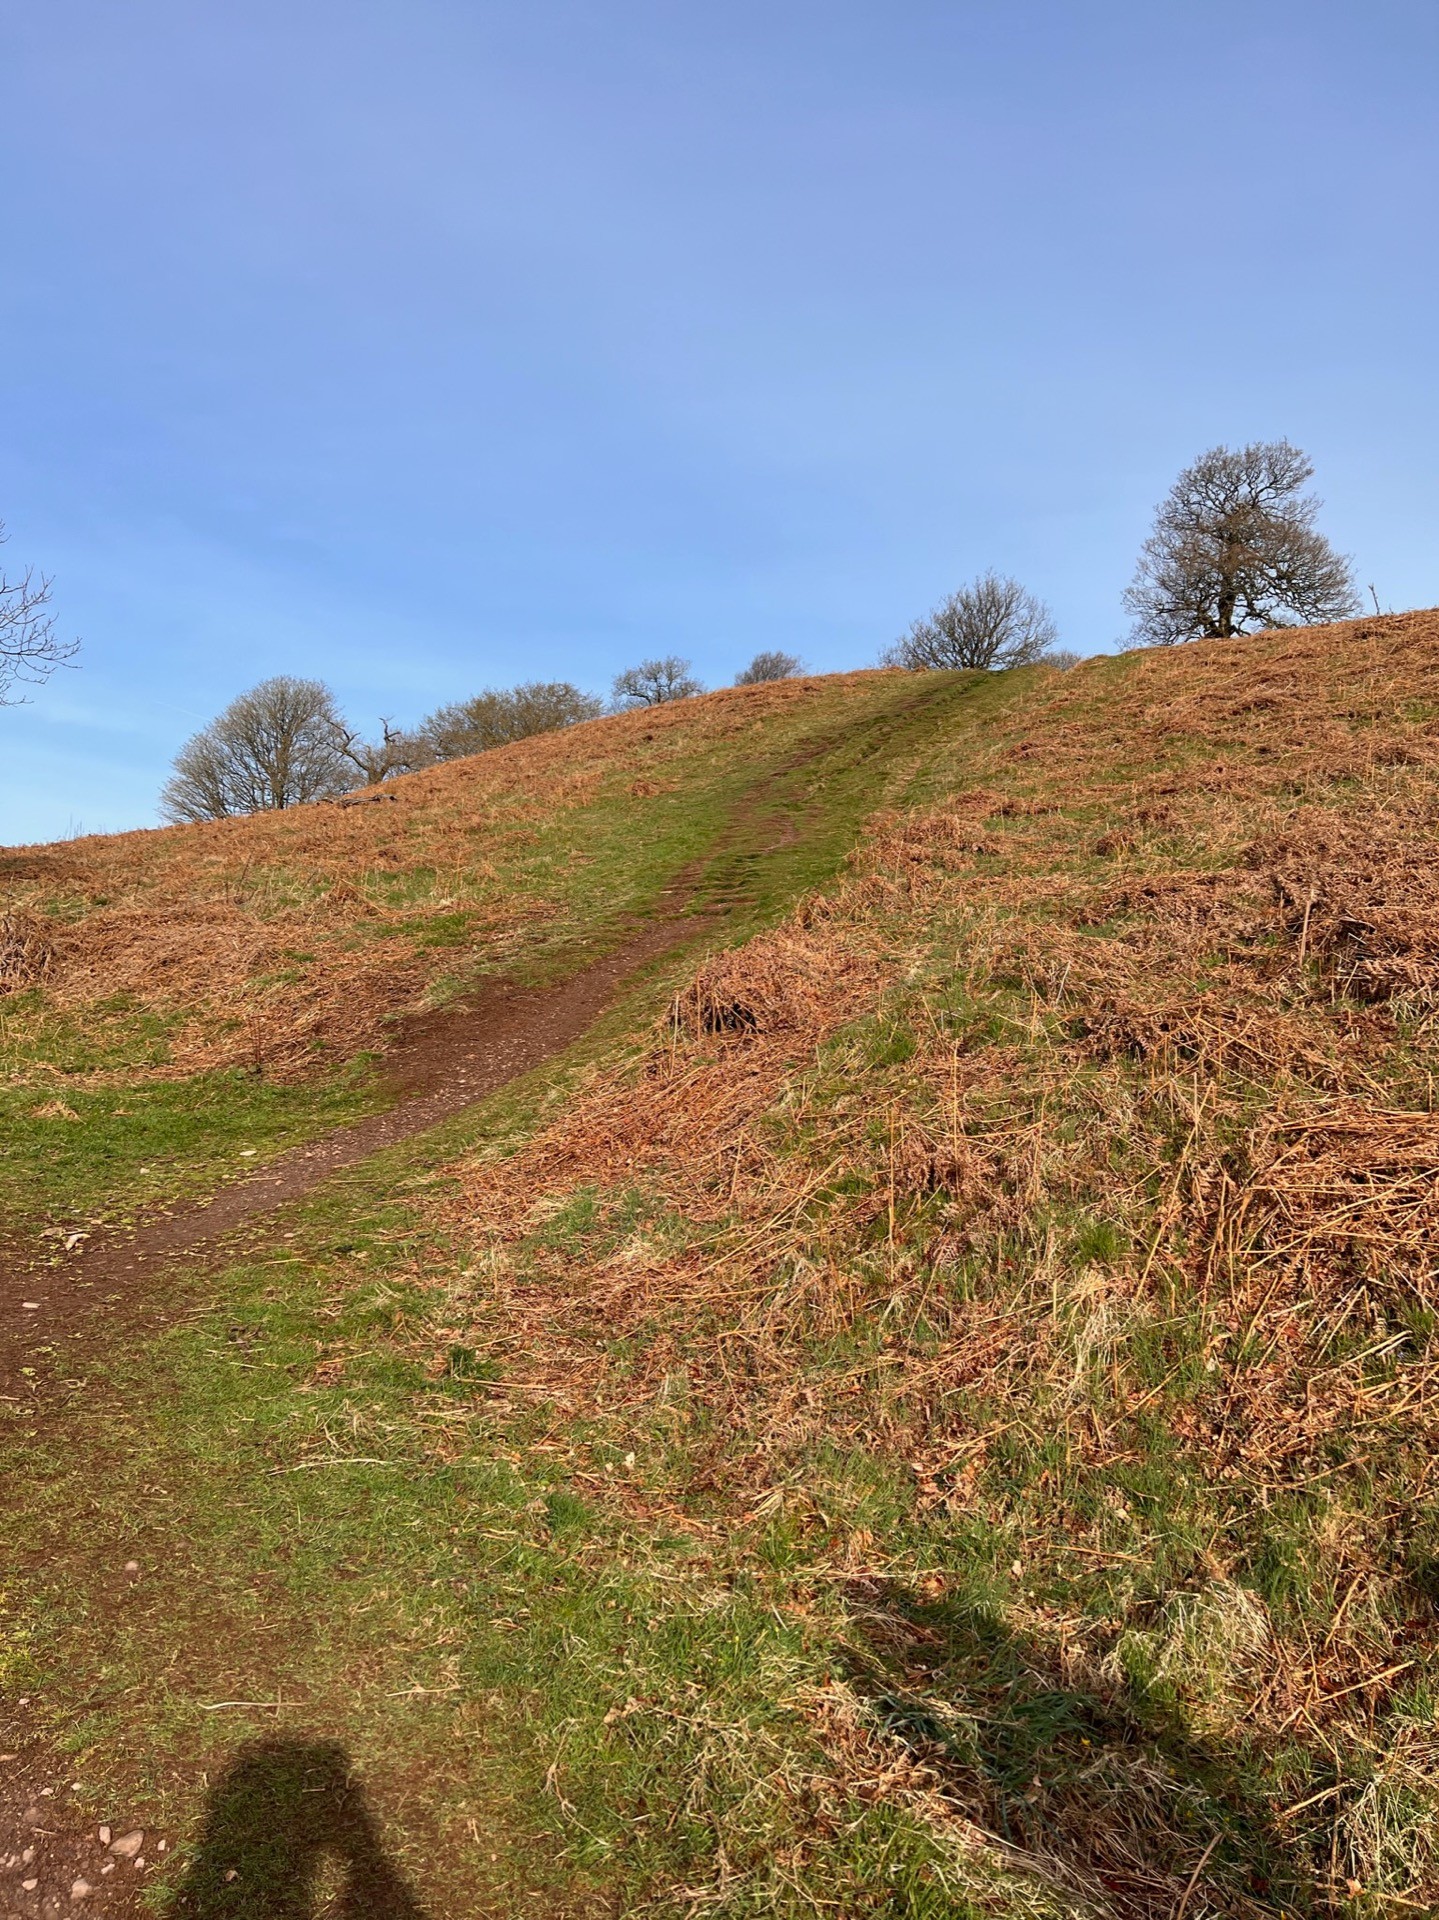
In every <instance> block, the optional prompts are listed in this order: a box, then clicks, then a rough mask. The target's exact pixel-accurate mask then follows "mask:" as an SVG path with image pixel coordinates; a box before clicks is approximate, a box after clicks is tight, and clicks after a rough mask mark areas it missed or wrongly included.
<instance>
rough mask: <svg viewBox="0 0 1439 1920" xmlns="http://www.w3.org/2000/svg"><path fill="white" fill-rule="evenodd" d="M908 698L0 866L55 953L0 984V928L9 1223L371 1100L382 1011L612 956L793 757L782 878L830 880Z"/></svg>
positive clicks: (543, 750) (581, 736)
mask: <svg viewBox="0 0 1439 1920" xmlns="http://www.w3.org/2000/svg"><path fill="white" fill-rule="evenodd" d="M914 696H915V688H914V686H913V685H912V684H911V683H908V682H907V681H906V680H905V679H904V678H903V676H898V675H894V674H851V675H842V676H836V677H833V678H831V679H827V680H808V681H793V682H785V683H782V684H780V685H778V686H773V687H757V688H754V689H746V690H743V691H735V692H731V693H727V694H715V695H711V696H709V697H708V698H706V699H703V700H697V701H691V702H687V703H685V704H684V706H683V707H675V708H671V709H668V710H666V711H663V712H660V713H657V714H652V715H651V714H634V715H629V716H622V717H618V718H614V719H607V720H602V721H597V722H594V723H592V724H590V725H588V726H585V727H583V728H579V729H576V730H574V731H572V732H570V733H566V734H564V735H562V736H557V735H550V736H546V737H544V738H541V739H538V740H534V741H528V742H524V743H522V744H521V745H519V746H517V747H512V748H507V749H504V750H503V751H500V752H497V753H492V754H487V755H485V756H483V757H482V758H480V759H477V760H469V761H462V762H456V763H453V764H451V765H448V766H445V767H440V768H436V769H434V770H432V771H430V772H427V773H424V774H418V775H413V776H411V777H409V778H407V779H404V780H399V781H396V782H394V783H393V785H392V787H391V788H389V789H387V790H386V791H389V792H393V793H394V794H395V795H396V796H397V798H396V801H395V803H394V804H393V805H392V804H382V805H377V806H365V807H356V808H349V809H346V808H339V807H336V806H333V805H328V806H315V807H306V808H300V809H297V810H296V811H294V812H293V813H289V814H270V815H262V816H258V817H255V818H250V819H243V820H232V821H224V822H220V823H218V824H216V825H214V826H209V827H198V828H197V827H185V828H171V829H167V830H163V831H160V832H149V833H131V834H118V835H112V836H108V837H104V838H92V839H88V840H82V841H76V842H71V843H68V844H65V845H59V846H53V847H40V848H29V849H19V850H12V851H10V852H0V915H10V916H16V917H18V924H19V925H20V927H21V928H22V929H24V930H26V931H28V933H29V934H30V936H31V939H32V941H33V942H34V945H33V946H32V948H31V957H32V961H33V956H34V954H35V953H37V952H38V953H40V954H43V955H45V956H47V957H48V962H49V964H48V966H47V968H46V970H45V971H44V973H43V974H42V975H40V976H39V977H38V978H37V980H36V981H35V984H34V985H31V986H27V984H26V982H25V980H24V979H23V978H17V977H16V976H15V975H14V974H7V967H6V957H7V956H6V940H5V936H4V932H3V926H0V1230H3V1229H8V1230H9V1231H10V1232H12V1233H13V1232H15V1231H17V1230H19V1229H20V1228H22V1227H24V1228H27V1229H31V1230H33V1229H34V1228H35V1227H37V1226H47V1225H48V1226H49V1227H51V1228H59V1229H60V1230H61V1231H68V1230H70V1229H72V1228H73V1227H75V1226H76V1225H80V1224H88V1223H92V1222H93V1221H95V1220H97V1219H107V1220H113V1219H116V1218H119V1217H124V1216H126V1215H127V1214H130V1213H133V1212H134V1211H135V1210H136V1209H137V1208H139V1207H141V1206H144V1205H145V1204H148V1203H152V1202H155V1201H169V1200H171V1199H173V1198H174V1197H175V1195H176V1194H177V1193H178V1192H180V1191H184V1190H195V1189H199V1188H204V1187H207V1186H211V1185H213V1184H214V1182H215V1181H216V1179H218V1178H222V1177H223V1176H224V1175H225V1174H226V1173H229V1172H233V1171H235V1170H237V1169H238V1168H240V1167H242V1166H244V1165H245V1164H252V1165H253V1164H254V1159H253V1158H252V1159H250V1160H248V1161H246V1160H244V1159H241V1158H240V1155H241V1153H242V1152H243V1151H244V1150H246V1149H248V1150H249V1153H250V1154H251V1155H253V1156H255V1157H263V1156H264V1155H265V1154H267V1153H268V1152H270V1151H273V1150H277V1149H279V1148H281V1147H283V1146H286V1145H289V1144H291V1143H293V1142H294V1141H296V1140H299V1139H304V1138H308V1137H311V1136H313V1135H314V1134H315V1133H316V1132H317V1131H319V1130H321V1129H322V1128H323V1127H325V1126H327V1125H331V1124H334V1123H336V1122H338V1121H341V1120H343V1119H346V1118H350V1117H353V1116H355V1115H357V1114H359V1113H361V1112H364V1111H367V1110H369V1109H371V1108H373V1107H374V1106H375V1105H376V1104H379V1103H381V1102H383V1100H384V1098H385V1094H384V1089H383V1087H382V1085H380V1084H379V1083H378V1082H377V1080H376V1078H375V1076H374V1074H373V1072H372V1071H371V1070H370V1064H369V1062H370V1054H369V1052H368V1051H367V1050H368V1049H372V1048H373V1047H374V1046H375V1045H376V1044H377V1043H380V1042H382V1041H383V1038H384V1034H385V1031H386V1028H387V1026H388V1024H389V1023H390V1022H391V1021H392V1020H393V1019H394V1017H395V1016H396V1015H399V1014H403V1013H404V1012H405V1011H407V1010H409V1009H411V1008H415V1007H420V1006H433V1005H437V1004H442V1003H443V1002H444V1001H445V1000H446V999H449V998H452V997H454V996H455V995H456V994H459V993H462V992H463V991H464V990H465V989H466V988H467V987H470V986H472V985H473V984H475V983H476V982H477V981H480V980H483V979H484V978H485V977H486V976H488V975H491V974H494V973H497V972H505V973H508V974H511V975H515V976H518V977H521V978H526V979H532V978H541V977H553V976H556V975H560V974H563V973H565V972H568V971H569V970H571V969H572V968H574V967H577V966H579V965H581V964H583V963H584V962H585V961H586V960H587V959H590V958H592V957H593V956H594V955H596V954H597V953H600V952H603V951H604V950H605V949H606V948H607V947H609V946H611V945H613V944H614V943H615V942H616V940H618V939H619V938H621V937H622V934H623V930H624V928H625V926H626V924H632V922H633V919H634V917H635V916H643V915H645V914H646V913H648V912H649V911H651V910H652V909H653V906H654V903H655V901H656V899H657V898H658V896H659V894H660V893H661V891H662V889H663V888H664V887H665V886H666V884H667V883H668V882H669V881H670V880H671V879H672V878H673V877H674V876H675V874H676V873H678V872H680V871H681V870H682V869H684V868H685V867H687V866H688V865H689V864H690V863H692V862H694V861H696V860H697V859H703V858H704V857H705V856H706V855H707V853H708V852H709V850H710V849H711V848H712V847H713V846H714V844H715V842H716V839H717V837H718V836H721V835H722V834H723V832H724V829H725V824H726V822H727V820H728V818H729V816H730V812H731V810H732V809H733V808H734V807H735V806H736V805H737V804H739V803H741V802H742V800H743V797H744V795H745V794H746V792H747V791H749V790H750V789H752V788H753V787H754V786H755V783H756V782H764V781H766V780H767V779H768V780H769V781H770V782H771V783H773V780H774V772H775V769H778V768H782V767H783V766H784V765H785V764H786V762H788V761H790V760H792V759H800V760H805V761H806V764H805V765H804V766H802V767H799V768H797V769H796V771H795V773H794V774H793V775H791V776H788V777H787V778H786V777H781V778H780V779H779V782H778V786H777V787H776V788H775V793H774V797H775V798H776V799H783V798H785V796H786V794H788V795H789V796H790V797H791V798H792V799H793V801H794V802H795V803H796V804H797V805H798V806H799V807H800V808H801V809H803V808H804V807H805V806H806V805H808V804H810V803H811V802H813V804H812V805H811V806H810V811H811V813H812V814H813V820H812V822H811V824H812V826H813V829H814V830H813V831H812V832H806V834H805V836H804V839H803V842H802V846H801V847H800V848H797V849H796V851H795V853H794V854H793V855H792V856H791V858H790V859H789V860H788V861H787V862H783V863H781V865H780V867H779V868H778V869H776V870H775V879H774V883H773V884H774V885H776V886H778V887H779V888H780V889H781V894H782V893H783V889H784V888H786V887H788V888H790V889H793V887H794V886H795V885H797V884H804V883H806V882H807V880H808V879H810V878H812V877H815V876H817V875H818V874H819V873H821V872H824V871H828V870H829V869H830V868H832V866H833V864H834V862H835V861H836V860H837V859H839V858H841V857H842V855H843V852H844V851H845V849H846V847H847V846H848V844H849V839H850V836H852V834H853V832H854V830H855V826H856V824H857V817H858V816H859V814H860V813H862V811H863V810H864V807H865V803H866V800H867V798H868V795H869V792H870V787H869V783H868V779H867V776H866V775H865V773H864V767H865V765H866V762H867V756H869V755H871V754H874V753H878V754H880V755H881V756H883V755H884V754H886V753H888V752H889V751H891V748H892V745H893V743H894V740H895V739H896V738H897V737H898V736H899V735H903V733H904V732H905V729H906V728H907V727H908V726H909V725H910V721H909V719H908V718H907V717H906V709H907V707H908V705H909V703H911V702H912V701H913V699H914ZM917 723H918V724H920V725H921V726H922V725H924V724H927V723H926V722H925V721H924V720H923V716H917ZM831 734H833V735H835V736H836V739H837V743H838V744H837V745H836V747H835V749H834V751H832V752H830V753H827V754H826V753H821V754H820V756H819V758H818V759H817V760H814V761H813V762H812V763H810V762H809V761H808V759H807V756H810V755H813V754H814V752H815V750H816V748H819V747H822V746H823V744H824V742H825V741H826V739H827V738H828V737H829V736H830V735H831ZM817 783H818V785H817ZM767 790H768V789H767ZM762 827H763V822H762V821H760V822H758V823H756V831H759V830H760V829H761V828H762ZM761 837H762V836H761ZM743 838H744V836H743V835H741V840H740V842H739V843H737V844H736V846H735V847H734V848H733V849H731V850H730V851H729V853H728V854H727V855H726V856H725V857H724V859H723V860H722V862H721V866H722V867H729V868H733V866H734V864H735V861H736V860H741V861H742V859H743V855H744V845H743ZM806 860H808V861H810V862H811V863H814V864H813V871H812V872H811V871H810V870H808V869H806V868H805V866H804V864H803V863H804V861H806ZM722 880H723V873H722V872H720V871H717V872H716V873H715V874H714V875H712V876H710V884H711V885H712V886H713V885H718V884H720V883H722ZM766 884H768V883H766ZM757 904H758V905H759V906H761V907H763V906H765V905H766V904H767V902H766V901H765V900H764V899H762V898H761V899H760V900H759V901H758V902H757ZM10 924H11V926H12V928H13V927H14V926H15V924H16V919H15V918H12V920H11V923H10ZM11 943H12V950H13V947H14V945H15V944H16V943H15V942H14V936H13V933H12V936H11ZM7 987H9V988H10V989H11V990H10V991H9V992H6V991H5V989H6V988H7Z"/></svg>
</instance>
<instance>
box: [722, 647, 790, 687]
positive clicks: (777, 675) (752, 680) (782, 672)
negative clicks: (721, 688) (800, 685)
mask: <svg viewBox="0 0 1439 1920" xmlns="http://www.w3.org/2000/svg"><path fill="white" fill-rule="evenodd" d="M803 672H804V662H803V660H801V659H800V657H799V655H798V654H797V653H784V652H782V651H781V650H780V649H779V648H778V647H771V648H768V649H766V650H765V651H763V652H760V653H757V654H756V655H755V657H754V659H753V660H751V661H750V663H749V665H748V666H747V667H746V668H745V669H744V671H743V672H742V673H737V674H736V675H735V677H734V683H735V685H736V686H737V687H758V686H762V685H763V684H764V683H765V681H767V680H792V679H793V678H794V676H795V675H796V674H797V673H803Z"/></svg>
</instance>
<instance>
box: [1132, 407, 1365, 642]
mask: <svg viewBox="0 0 1439 1920" xmlns="http://www.w3.org/2000/svg"><path fill="white" fill-rule="evenodd" d="M1313 474H1314V467H1313V463H1312V462H1311V461H1310V460H1309V458H1308V456H1307V455H1306V454H1303V453H1301V452H1300V451H1299V449H1298V447H1291V446H1290V444H1289V442H1288V441H1287V440H1254V441H1251V442H1250V444H1249V445H1248V446H1247V447H1240V448H1238V449H1237V450H1236V449H1235V448H1233V447H1211V448H1210V450H1209V451H1208V453H1203V454H1201V455H1200V456H1199V458H1198V459H1197V460H1196V461H1195V462H1194V465H1193V466H1192V467H1186V468H1185V470H1184V472H1183V473H1181V474H1180V476H1179V478H1178V479H1177V480H1176V481H1175V483H1174V485H1173V486H1172V487H1171V488H1170V490H1169V495H1168V497H1167V498H1166V499H1165V501H1164V502H1163V504H1162V505H1161V506H1160V508H1159V511H1158V513H1157V514H1156V515H1155V519H1154V531H1153V533H1151V534H1150V536H1149V538H1148V539H1147V540H1146V541H1145V543H1144V546H1143V549H1142V550H1141V552H1140V556H1139V566H1138V568H1137V570H1136V572H1135V575H1134V581H1133V584H1132V585H1131V586H1130V587H1129V588H1128V590H1127V591H1126V593H1125V596H1124V607H1125V611H1126V612H1127V613H1131V614H1133V616H1134V628H1133V634H1132V637H1133V639H1134V641H1135V643H1136V644H1137V645H1139V646H1171V645H1173V644H1174V642H1175V641H1178V640H1228V639H1230V638H1231V637H1232V636H1233V635H1235V634H1238V633H1245V632H1248V631H1250V630H1251V629H1254V628H1261V627H1282V626H1293V625H1295V624H1296V623H1302V622H1310V621H1321V620H1342V619H1344V618H1345V617H1346V615H1349V614H1353V613H1357V612H1358V611H1359V606H1360V600H1359V595H1358V592H1357V591H1356V588H1355V583H1354V575H1353V573H1352V571H1351V569H1350V565H1349V562H1348V560H1346V559H1345V558H1344V556H1343V555H1342V554H1339V553H1336V552H1335V551H1334V549H1333V547H1331V546H1330V544H1329V542H1328V541H1327V540H1326V539H1325V538H1324V536H1323V534H1322V533H1318V532H1316V531H1315V527H1314V517H1315V515H1316V514H1317V513H1318V511H1319V507H1320V504H1321V503H1320V501H1319V500H1318V499H1316V497H1315V496H1314V495H1313V494H1312V493H1306V492H1305V491H1304V487H1305V484H1306V482H1307V481H1309V480H1310V479H1311V478H1312V477H1313Z"/></svg>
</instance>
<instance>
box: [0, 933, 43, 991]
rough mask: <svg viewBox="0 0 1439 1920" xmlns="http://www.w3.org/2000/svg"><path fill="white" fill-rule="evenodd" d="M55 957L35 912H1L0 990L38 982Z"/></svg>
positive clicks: (13, 988)
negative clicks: (31, 913) (34, 914)
mask: <svg viewBox="0 0 1439 1920" xmlns="http://www.w3.org/2000/svg"><path fill="white" fill-rule="evenodd" d="M54 958H55V949H54V947H53V946H52V944H51V942H50V940H49V938H48V937H47V934H46V930H45V928H44V927H43V926H42V924H41V922H40V921H39V920H37V919H35V918H34V916H33V915H30V914H24V913H3V914H0V994H4V993H20V992H23V991H24V989H25V988H26V987H34V986H38V985H39V983H40V982H41V981H42V980H43V979H44V978H45V977H46V975H47V974H48V973H49V971H50V966H51V962H52V961H53V960H54Z"/></svg>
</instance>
